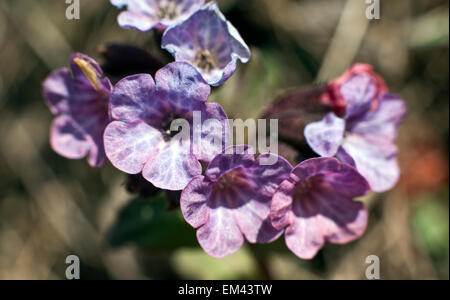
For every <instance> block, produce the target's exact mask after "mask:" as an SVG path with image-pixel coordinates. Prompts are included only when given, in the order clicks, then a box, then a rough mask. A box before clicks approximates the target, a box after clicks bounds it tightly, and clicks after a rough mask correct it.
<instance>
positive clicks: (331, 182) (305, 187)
mask: <svg viewBox="0 0 450 300" xmlns="http://www.w3.org/2000/svg"><path fill="white" fill-rule="evenodd" d="M369 191H370V187H369V184H368V183H367V181H366V180H365V179H364V178H363V177H362V176H361V175H360V174H359V173H358V171H357V170H356V169H355V168H353V167H351V166H349V165H347V164H343V163H340V162H339V161H338V160H336V159H334V158H314V159H310V160H307V161H304V162H303V163H301V164H299V165H298V166H297V167H295V168H294V169H293V171H292V172H291V174H290V177H289V179H287V180H285V181H283V182H282V183H281V185H280V186H279V188H278V190H277V192H276V193H275V195H274V196H273V199H272V206H271V211H270V216H271V220H272V225H273V226H274V227H275V228H277V229H279V230H282V229H284V228H286V227H287V229H286V231H285V238H286V244H287V246H288V248H289V249H290V250H291V251H292V252H294V253H295V254H296V255H297V256H298V257H300V258H302V259H311V258H313V257H314V256H315V255H316V254H317V252H318V251H319V250H320V249H321V248H322V247H323V245H324V244H325V241H328V242H331V243H335V244H345V243H349V242H351V241H353V240H355V239H357V238H359V237H360V236H361V235H362V234H363V233H364V231H365V228H366V225H367V218H368V216H367V211H366V209H365V208H364V205H363V204H362V203H360V202H354V201H353V200H352V199H353V198H355V197H359V196H363V195H365V194H367V193H368V192H369Z"/></svg>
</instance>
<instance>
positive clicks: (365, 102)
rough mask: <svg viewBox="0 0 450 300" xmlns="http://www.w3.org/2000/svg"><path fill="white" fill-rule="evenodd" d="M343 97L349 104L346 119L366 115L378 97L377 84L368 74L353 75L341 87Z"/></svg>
mask: <svg viewBox="0 0 450 300" xmlns="http://www.w3.org/2000/svg"><path fill="white" fill-rule="evenodd" d="M340 92H341V95H342V97H343V98H344V99H345V101H346V102H347V112H346V116H345V118H346V119H351V118H355V117H359V116H362V115H364V114H365V113H367V112H368V111H369V110H370V107H371V106H372V102H373V101H374V100H375V99H376V97H377V93H378V90H377V84H376V82H375V81H374V80H373V79H372V77H371V76H369V75H367V74H357V75H353V76H352V77H350V78H349V79H348V81H347V82H346V83H344V84H343V85H342V87H341V90H340Z"/></svg>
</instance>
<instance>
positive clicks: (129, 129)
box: [104, 63, 229, 190]
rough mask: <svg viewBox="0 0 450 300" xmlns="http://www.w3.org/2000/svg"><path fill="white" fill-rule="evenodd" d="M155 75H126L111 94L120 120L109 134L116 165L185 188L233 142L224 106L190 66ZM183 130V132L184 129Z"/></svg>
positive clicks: (107, 140) (159, 184) (176, 65)
mask: <svg viewBox="0 0 450 300" xmlns="http://www.w3.org/2000/svg"><path fill="white" fill-rule="evenodd" d="M155 79H156V83H155V81H154V80H153V78H152V77H151V76H150V75H147V74H139V75H134V76H130V77H126V78H125V79H123V80H121V81H120V82H119V83H117V85H116V86H115V88H114V90H113V92H112V94H111V99H110V102H111V114H112V117H113V119H114V120H115V121H113V122H112V123H111V124H109V125H108V127H107V128H106V131H105V135H104V141H105V151H106V155H107V156H108V158H109V160H110V161H111V163H112V164H113V165H114V166H115V167H116V168H118V169H119V170H121V171H123V172H125V173H128V174H139V173H141V172H142V175H143V176H144V178H145V179H147V180H148V181H149V182H151V183H152V184H153V185H155V186H156V187H158V188H161V189H167V190H182V189H183V188H185V187H186V185H187V184H188V183H189V181H191V180H192V179H193V178H194V177H195V176H198V175H200V174H201V172H202V167H201V165H200V162H199V161H203V162H210V161H211V160H212V158H214V156H215V155H217V154H219V153H222V152H223V150H224V149H225V146H226V145H227V143H228V142H229V123H228V120H227V116H226V114H225V112H224V111H223V109H222V108H221V107H220V105H218V104H216V103H206V100H207V99H208V97H209V94H210V86H209V85H208V84H207V83H206V82H205V81H204V80H203V79H202V77H201V75H200V74H199V73H198V72H197V70H196V69H195V68H194V67H192V66H191V65H189V64H186V63H172V64H169V65H167V66H166V67H164V68H162V69H161V70H159V71H158V72H157V73H156V76H155ZM180 128H181V130H180Z"/></svg>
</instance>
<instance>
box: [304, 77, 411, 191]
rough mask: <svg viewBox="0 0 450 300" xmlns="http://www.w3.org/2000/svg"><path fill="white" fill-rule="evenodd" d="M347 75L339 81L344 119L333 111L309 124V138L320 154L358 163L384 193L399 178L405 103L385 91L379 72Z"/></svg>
mask: <svg viewBox="0 0 450 300" xmlns="http://www.w3.org/2000/svg"><path fill="white" fill-rule="evenodd" d="M346 78H347V81H345V82H344V83H341V82H340V81H341V79H339V80H338V81H339V84H337V85H339V86H340V92H339V95H342V97H343V98H342V99H343V100H344V101H345V103H346V112H345V116H344V118H343V119H341V118H339V117H337V116H336V115H335V114H333V113H331V114H329V115H327V116H326V117H325V118H324V119H323V120H322V121H320V122H316V123H311V124H309V125H308V126H307V127H306V128H305V132H304V133H305V137H306V140H307V141H308V144H309V145H310V147H311V148H312V149H313V150H314V151H315V152H316V153H318V154H319V155H321V156H324V157H333V156H337V157H338V158H339V159H341V160H342V161H344V162H346V163H349V164H351V165H353V166H356V168H357V169H358V171H359V172H360V173H361V174H362V175H363V176H364V177H365V178H366V179H367V181H368V182H369V183H370V186H371V187H372V189H373V190H374V191H375V192H385V191H387V190H389V189H391V188H392V187H394V186H395V184H396V183H397V181H398V179H399V177H400V170H399V167H398V163H397V152H398V150H397V147H396V146H395V141H396V139H397V131H398V126H399V125H400V123H401V122H402V120H403V119H404V117H405V115H406V105H405V102H404V101H403V100H402V99H400V98H399V97H398V96H396V95H393V94H388V93H386V92H385V91H386V88H385V86H384V85H383V84H381V82H382V80H381V79H380V78H379V76H377V75H371V74H367V73H365V72H363V73H354V72H353V73H352V75H351V76H347V77H346Z"/></svg>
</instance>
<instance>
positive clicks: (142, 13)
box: [111, 0, 205, 32]
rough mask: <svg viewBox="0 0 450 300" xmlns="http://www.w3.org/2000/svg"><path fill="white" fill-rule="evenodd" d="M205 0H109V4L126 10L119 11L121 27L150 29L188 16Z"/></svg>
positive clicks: (163, 27)
mask: <svg viewBox="0 0 450 300" xmlns="http://www.w3.org/2000/svg"><path fill="white" fill-rule="evenodd" d="M204 3H205V0H111V4H112V5H114V6H116V7H118V8H123V7H126V8H127V10H126V11H123V12H121V13H120V15H119V17H118V22H119V25H120V26H121V27H123V28H130V29H137V30H140V31H144V32H145V31H150V30H152V29H154V28H158V29H166V28H167V27H169V26H171V25H173V24H175V23H177V22H179V21H180V20H183V19H185V18H187V17H189V16H190V15H191V14H192V13H194V12H195V11H196V10H197V9H199V8H200V7H201V6H202V5H203V4H204Z"/></svg>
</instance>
